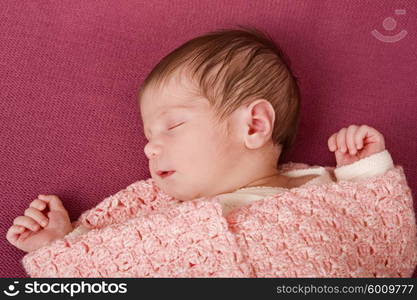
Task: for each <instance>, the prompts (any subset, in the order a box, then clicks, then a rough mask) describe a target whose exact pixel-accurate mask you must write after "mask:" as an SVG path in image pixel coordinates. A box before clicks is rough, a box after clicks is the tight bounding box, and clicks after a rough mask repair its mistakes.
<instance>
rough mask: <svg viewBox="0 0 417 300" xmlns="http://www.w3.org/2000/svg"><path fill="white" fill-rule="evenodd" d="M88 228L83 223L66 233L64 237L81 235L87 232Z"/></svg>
mask: <svg viewBox="0 0 417 300" xmlns="http://www.w3.org/2000/svg"><path fill="white" fill-rule="evenodd" d="M89 231H90V229H88V228H87V227H84V226H83V225H80V226H78V227H76V228H75V229H74V230H73V231H71V232H70V233H68V234H67V235H66V236H65V237H66V238H67V237H74V236H79V235H82V234H84V233H86V232H89Z"/></svg>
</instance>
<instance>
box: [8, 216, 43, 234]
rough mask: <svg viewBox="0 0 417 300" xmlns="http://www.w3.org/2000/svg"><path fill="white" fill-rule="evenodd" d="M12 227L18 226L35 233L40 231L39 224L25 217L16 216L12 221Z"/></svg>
mask: <svg viewBox="0 0 417 300" xmlns="http://www.w3.org/2000/svg"><path fill="white" fill-rule="evenodd" d="M13 225H20V226H23V227H25V228H27V229H29V230H32V231H37V230H38V229H40V227H39V224H38V223H36V221H35V220H33V219H32V218H30V217H27V216H18V217H17V218H16V219H14V221H13Z"/></svg>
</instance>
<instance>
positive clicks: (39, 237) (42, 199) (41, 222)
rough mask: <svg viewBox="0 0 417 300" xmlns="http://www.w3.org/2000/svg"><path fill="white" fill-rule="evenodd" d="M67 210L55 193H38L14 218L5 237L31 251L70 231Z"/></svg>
mask: <svg viewBox="0 0 417 300" xmlns="http://www.w3.org/2000/svg"><path fill="white" fill-rule="evenodd" d="M72 230H73V228H72V224H71V221H70V218H69V216H68V212H67V210H66V209H65V207H64V205H63V204H62V202H61V200H60V199H59V198H58V197H57V196H55V195H39V197H38V198H37V199H35V200H33V201H32V202H31V203H30V205H29V208H27V209H26V210H25V212H24V215H23V216H18V217H16V218H15V219H14V221H13V225H12V226H11V227H10V228H9V230H8V232H7V234H6V238H7V240H8V241H9V242H10V243H11V244H12V245H14V246H15V247H17V248H19V249H21V250H23V251H26V252H31V251H34V250H37V249H39V248H41V247H43V246H45V245H48V244H49V243H51V242H52V241H54V240H55V239H59V238H63V237H64V236H65V235H66V234H67V233H69V232H70V231H72Z"/></svg>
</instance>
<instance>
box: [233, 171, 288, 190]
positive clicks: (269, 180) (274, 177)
mask: <svg viewBox="0 0 417 300" xmlns="http://www.w3.org/2000/svg"><path fill="white" fill-rule="evenodd" d="M290 179H291V178H290V177H288V176H284V175H281V174H280V173H279V172H278V171H277V172H276V173H275V174H271V175H268V176H264V177H262V178H259V179H257V180H254V181H252V182H250V183H248V184H245V185H244V186H242V187H240V188H247V187H255V186H271V187H283V188H290V185H291V184H290Z"/></svg>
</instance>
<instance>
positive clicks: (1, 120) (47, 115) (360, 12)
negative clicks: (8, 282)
mask: <svg viewBox="0 0 417 300" xmlns="http://www.w3.org/2000/svg"><path fill="white" fill-rule="evenodd" d="M397 9H403V11H396V10H397ZM404 10H405V11H404ZM416 13H417V4H416V2H415V1H414V0H409V1H395V3H394V1H370V0H369V1H362V0H356V1H305V2H304V1H291V0H285V1H256V2H255V1H245V0H241V1H227V2H226V3H223V4H220V2H218V1H191V0H190V1H162V0H158V1H155V0H152V1H138V0H134V1H133V0H124V1H116V0H114V1H91V0H89V1H83V0H71V1H69V0H66V1H63V0H61V1H52V0H51V1H47V0H38V1H11V0H2V1H0V141H1V147H0V165H1V168H0V188H1V192H2V193H1V198H0V209H1V212H2V213H1V215H2V217H1V226H0V230H1V232H0V236H1V237H2V238H1V239H0V247H1V250H2V255H1V263H0V276H1V277H24V276H25V273H24V270H23V269H22V267H21V263H20V259H21V258H22V256H23V255H24V252H22V251H20V250H18V249H16V248H15V247H13V246H11V245H10V244H9V243H8V242H7V241H6V239H5V235H6V232H7V229H8V228H9V227H10V225H11V224H12V221H13V219H14V218H15V217H16V216H18V215H20V214H22V213H23V212H24V210H25V209H26V208H27V206H28V204H29V203H30V202H31V201H32V200H33V199H34V198H35V197H36V196H37V195H38V194H56V195H58V196H59V197H60V198H61V199H62V200H63V201H64V205H65V206H66V207H67V209H68V210H69V212H70V217H71V219H72V220H75V219H77V218H78V216H79V215H80V214H81V212H82V211H84V210H87V209H89V208H91V207H92V206H94V205H95V204H97V203H98V202H100V201H101V200H102V199H104V198H105V197H107V196H110V195H112V194H114V193H116V192H117V191H119V190H121V189H123V188H125V187H126V186H128V185H129V184H131V183H133V182H134V181H137V180H140V179H145V178H148V177H149V173H148V170H147V160H146V157H145V155H144V153H143V146H144V137H143V133H142V127H141V121H140V119H139V118H138V108H137V106H136V93H137V89H138V87H139V85H140V84H141V83H142V81H143V80H144V78H145V76H146V74H147V73H148V72H149V71H150V70H151V68H152V66H154V65H155V64H156V63H157V62H158V61H159V59H160V58H162V57H163V56H164V55H166V54H167V53H168V52H169V51H171V50H173V49H174V48H175V47H177V46H179V45H180V44H182V43H183V42H185V41H186V40H188V39H190V38H193V37H195V36H197V35H199V34H202V33H204V32H207V31H210V30H214V29H218V28H223V27H231V26H233V25H235V24H242V25H252V26H256V27H258V28H259V29H261V30H264V31H266V32H267V33H269V34H270V35H271V36H272V37H273V38H274V40H275V41H276V42H277V43H279V44H280V45H281V46H282V48H283V49H284V50H285V52H287V54H288V56H289V57H290V59H291V61H292V68H293V70H294V72H295V73H296V75H297V77H298V78H299V80H300V88H301V93H302V119H301V124H300V131H299V134H298V137H297V140H296V143H295V145H294V148H293V151H292V153H291V155H290V156H289V157H288V158H287V159H286V161H295V162H304V163H308V164H318V165H332V166H334V165H335V159H334V156H333V154H332V153H330V152H329V151H328V149H327V139H328V138H329V136H330V135H331V134H333V133H334V132H336V131H338V130H339V129H341V128H343V127H347V126H348V125H350V124H358V125H361V124H367V125H370V126H372V127H375V128H376V129H378V130H379V131H381V132H382V133H383V134H384V136H385V140H386V146H387V149H389V151H390V152H391V155H392V157H393V159H394V162H395V164H399V165H402V166H403V167H404V170H405V173H406V176H407V178H408V182H409V185H410V187H411V189H412V190H413V197H414V199H415V200H416V195H417V173H416V172H417V171H416V169H417V159H416V158H417V127H416V116H417V104H416V101H417V90H416V89H417V88H416V87H417V82H416V78H417V55H416V51H417V50H416V49H417V48H416V45H417V38H416V36H417V16H416ZM394 25H396V27H395V28H393V27H394ZM374 29H375V30H378V31H379V32H380V33H382V34H384V35H386V36H393V35H396V34H401V31H403V30H406V31H407V35H406V36H405V37H404V38H402V39H401V40H399V41H397V42H394V43H388V42H384V41H382V40H381V39H386V37H382V38H381V37H380V38H379V39H378V38H376V37H374V36H373V35H372V34H371V31H372V30H374ZM390 29H391V30H390Z"/></svg>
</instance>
